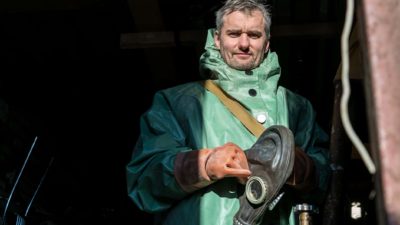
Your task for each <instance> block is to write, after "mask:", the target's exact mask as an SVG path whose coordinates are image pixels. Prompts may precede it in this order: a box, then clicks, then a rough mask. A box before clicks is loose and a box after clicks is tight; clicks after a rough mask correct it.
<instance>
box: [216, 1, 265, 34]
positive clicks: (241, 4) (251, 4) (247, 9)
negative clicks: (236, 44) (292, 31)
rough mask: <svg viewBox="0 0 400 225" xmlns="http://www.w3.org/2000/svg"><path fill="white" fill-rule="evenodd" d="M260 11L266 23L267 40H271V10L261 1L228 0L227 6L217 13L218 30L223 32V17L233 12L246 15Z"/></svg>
mask: <svg viewBox="0 0 400 225" xmlns="http://www.w3.org/2000/svg"><path fill="white" fill-rule="evenodd" d="M255 10H259V11H260V12H261V13H262V15H263V17H264V22H265V33H266V34H267V38H268V39H269V38H270V28H271V13H270V11H269V8H268V7H267V6H266V5H265V4H264V3H263V2H261V1H260V0H226V1H225V4H224V5H223V6H222V7H221V8H220V9H219V10H218V11H217V12H216V13H215V15H216V21H215V23H216V28H217V31H218V32H221V28H222V25H223V23H224V21H223V17H224V16H225V15H228V14H230V13H232V12H236V11H240V12H244V13H246V14H250V13H251V12H253V11H255Z"/></svg>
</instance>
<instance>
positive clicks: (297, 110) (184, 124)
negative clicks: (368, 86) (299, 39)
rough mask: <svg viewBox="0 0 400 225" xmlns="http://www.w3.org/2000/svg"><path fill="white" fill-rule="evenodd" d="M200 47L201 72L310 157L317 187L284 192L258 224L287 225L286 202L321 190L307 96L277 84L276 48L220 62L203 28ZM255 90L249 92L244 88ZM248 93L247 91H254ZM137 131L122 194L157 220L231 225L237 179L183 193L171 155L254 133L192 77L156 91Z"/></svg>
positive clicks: (247, 140) (321, 163)
mask: <svg viewBox="0 0 400 225" xmlns="http://www.w3.org/2000/svg"><path fill="white" fill-rule="evenodd" d="M205 49H206V52H205V53H204V54H203V55H202V56H201V58H200V68H201V71H202V73H208V74H210V72H211V74H212V77H213V78H215V79H216V80H215V82H216V83H217V84H218V85H220V86H221V87H222V88H223V89H224V90H225V91H226V92H227V93H229V94H230V95H231V96H233V97H234V98H236V99H237V100H239V101H240V102H241V103H243V104H244V105H245V106H246V107H247V108H248V109H249V110H250V112H251V113H252V114H253V115H254V116H257V115H258V114H259V113H264V114H265V115H266V116H267V120H266V121H265V123H264V124H263V125H264V126H265V127H269V126H271V125H276V124H279V125H284V126H287V127H289V128H290V129H291V130H292V132H293V133H294V135H295V142H296V145H297V146H299V147H301V148H302V149H304V150H305V152H306V153H307V154H308V155H309V156H310V157H311V158H312V159H313V161H314V162H315V165H316V171H317V173H318V176H319V188H318V190H316V192H315V193H312V195H310V196H313V199H311V198H307V196H303V197H304V199H297V198H294V197H295V196H294V195H293V193H290V192H288V193H285V195H284V197H283V198H282V199H281V201H280V202H279V203H278V204H277V206H276V207H275V208H274V209H273V210H272V211H267V212H266V213H265V215H264V219H263V222H262V224H293V214H291V209H292V206H293V205H294V204H296V203H297V201H299V202H301V203H302V202H303V201H306V202H313V201H319V200H321V198H322V197H323V195H324V192H325V190H326V189H327V183H328V178H329V169H328V168H329V167H328V164H329V163H328V152H327V151H326V149H323V148H318V147H317V145H318V144H319V143H320V142H321V141H327V138H328V137H327V135H326V134H325V133H324V132H323V131H322V130H321V129H320V128H319V127H318V125H317V124H316V122H315V113H314V111H313V108H312V106H311V104H310V102H309V101H308V100H306V99H305V98H303V97H301V96H299V95H297V94H295V93H293V92H290V91H289V90H287V89H285V88H283V87H279V86H278V84H277V83H278V80H279V77H280V66H279V63H278V58H277V55H276V54H275V53H273V52H269V53H267V54H268V55H267V57H266V58H265V59H264V61H263V62H262V63H261V65H260V66H259V67H258V68H255V69H253V70H252V71H247V72H245V71H238V70H234V69H232V68H230V67H229V66H228V65H226V64H225V63H224V61H223V59H222V58H221V56H220V54H219V51H218V49H216V48H215V45H214V42H213V30H212V29H211V30H209V34H208V38H207V43H206V47H205ZM250 89H254V90H255V91H256V95H255V96H251V95H250V94H249V90H250ZM253 94H254V91H253ZM140 122H141V123H140V126H141V127H140V129H141V134H140V137H139V140H138V142H137V144H136V146H135V149H134V151H133V155H132V159H131V161H130V162H129V164H128V165H127V168H126V169H127V188H128V194H129V197H130V198H131V199H132V200H133V201H134V203H135V204H136V205H137V206H138V207H139V208H140V209H141V210H144V211H146V212H149V213H155V214H156V215H157V216H156V218H158V219H157V220H158V222H157V224H170V225H177V224H185V225H188V224H193V225H194V224H196V225H197V224H201V225H232V223H233V216H234V215H235V213H236V212H237V210H238V209H239V207H240V204H239V200H238V192H237V188H238V187H239V185H240V184H238V182H237V180H236V179H234V178H225V179H222V180H219V181H217V182H215V183H213V184H212V185H210V186H208V187H205V188H203V189H201V190H198V191H196V192H194V193H185V192H184V191H183V190H182V189H181V188H180V186H179V185H178V183H177V181H176V180H175V178H174V171H173V168H174V160H175V157H176V154H177V153H179V152H182V151H193V150H198V149H203V148H215V147H217V146H221V145H223V144H225V143H227V142H233V143H235V144H237V145H238V146H240V147H241V148H242V149H244V150H246V149H248V148H250V147H251V146H252V145H253V143H254V142H255V141H256V138H255V137H254V136H253V135H252V134H251V133H250V132H249V131H248V130H247V129H246V128H245V127H244V126H243V125H242V124H241V122H240V121H239V120H238V119H237V118H236V117H234V116H233V115H232V113H231V112H230V111H229V110H228V109H227V108H226V107H225V106H224V105H223V104H222V103H221V102H220V100H219V99H218V98H217V97H216V96H215V95H214V94H212V93H211V92H209V91H207V90H206V89H205V88H204V87H203V86H202V85H201V84H200V83H199V82H192V83H187V84H183V85H179V86H176V87H173V88H169V89H166V90H161V91H159V92H157V93H156V94H155V96H154V100H153V104H152V106H151V108H150V109H149V110H148V111H147V112H146V113H144V114H143V115H142V117H141V121H140Z"/></svg>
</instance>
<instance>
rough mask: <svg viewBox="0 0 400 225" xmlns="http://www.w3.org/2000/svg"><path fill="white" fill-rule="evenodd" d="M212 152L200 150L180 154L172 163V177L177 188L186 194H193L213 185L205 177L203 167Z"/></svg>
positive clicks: (208, 178)
mask: <svg viewBox="0 0 400 225" xmlns="http://www.w3.org/2000/svg"><path fill="white" fill-rule="evenodd" d="M211 152H212V150H210V149H201V150H193V151H188V152H180V153H178V154H177V155H176V158H175V163H174V176H175V180H176V181H177V183H178V184H179V186H180V187H181V188H182V189H183V190H184V191H185V192H187V193H191V192H194V191H196V190H198V189H201V188H203V187H206V186H208V185H210V184H211V183H213V182H214V181H212V180H211V179H210V177H209V176H208V175H207V172H206V169H205V165H206V162H207V159H208V157H209V155H210V154H211Z"/></svg>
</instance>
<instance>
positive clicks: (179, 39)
mask: <svg viewBox="0 0 400 225" xmlns="http://www.w3.org/2000/svg"><path fill="white" fill-rule="evenodd" d="M271 33H272V38H286V37H302V38H320V37H323V38H329V37H338V35H339V29H338V26H337V24H335V23H315V24H304V25H279V26H275V27H274V28H273V29H272V30H271ZM206 35H207V30H189V31H180V32H172V31H162V32H160V31H156V32H138V33H122V34H121V36H120V47H121V49H136V48H158V47H175V46H177V45H188V44H189V45H190V44H198V43H204V42H205V38H206Z"/></svg>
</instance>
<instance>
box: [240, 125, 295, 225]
mask: <svg viewBox="0 0 400 225" xmlns="http://www.w3.org/2000/svg"><path fill="white" fill-rule="evenodd" d="M245 154H246V157H247V161H248V163H249V167H250V170H251V172H252V175H251V177H250V178H249V179H248V181H247V182H246V187H245V191H244V193H243V194H242V195H241V196H240V197H239V201H240V208H239V210H238V212H237V213H236V214H235V216H234V218H233V224H234V225H256V224H259V223H260V222H261V219H262V217H263V214H264V212H265V210H267V209H268V210H272V209H273V208H274V206H275V205H276V204H277V203H278V201H279V200H280V198H281V197H282V195H283V192H282V193H280V190H281V188H282V186H283V185H284V184H285V182H286V180H287V179H288V177H289V176H290V174H291V173H292V170H293V165H294V157H295V144H294V138H293V134H292V132H291V131H290V130H289V129H288V128H286V127H284V126H280V125H276V126H271V127H269V128H268V129H266V130H265V131H264V132H263V133H262V134H261V136H260V137H259V138H258V139H257V141H256V142H255V143H254V145H253V146H252V147H251V148H250V149H248V150H247V151H245Z"/></svg>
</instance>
